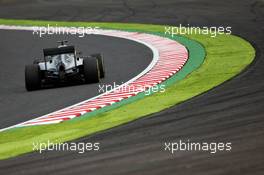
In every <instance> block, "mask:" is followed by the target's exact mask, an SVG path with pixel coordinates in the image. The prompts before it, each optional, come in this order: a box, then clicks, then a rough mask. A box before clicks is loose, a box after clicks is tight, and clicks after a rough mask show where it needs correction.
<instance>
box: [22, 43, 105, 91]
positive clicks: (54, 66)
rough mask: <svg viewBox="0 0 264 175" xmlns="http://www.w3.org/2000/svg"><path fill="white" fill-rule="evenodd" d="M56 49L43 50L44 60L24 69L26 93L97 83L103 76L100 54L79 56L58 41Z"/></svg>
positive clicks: (71, 47) (72, 48) (71, 48)
mask: <svg viewBox="0 0 264 175" xmlns="http://www.w3.org/2000/svg"><path fill="white" fill-rule="evenodd" d="M58 42H59V43H60V44H59V46H58V47H57V48H48V49H43V53H44V58H43V59H36V60H34V62H33V64H30V65H26V67H25V85H26V89H27V90H28V91H32V90H37V89H40V88H42V87H45V85H56V84H62V83H71V82H83V83H97V82H99V80H100V78H103V77H104V76H105V71H104V65H103V58H102V55H101V54H93V55H89V56H80V53H79V54H76V50H75V48H74V46H68V45H66V43H67V41H66V40H64V41H58Z"/></svg>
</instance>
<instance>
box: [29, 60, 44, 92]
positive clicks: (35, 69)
mask: <svg viewBox="0 0 264 175" xmlns="http://www.w3.org/2000/svg"><path fill="white" fill-rule="evenodd" d="M25 84H26V89H27V90H28V91H33V90H37V89H40V87H41V77H40V68H39V65H37V64H32V65H26V68H25Z"/></svg>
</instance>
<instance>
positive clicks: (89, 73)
mask: <svg viewBox="0 0 264 175" xmlns="http://www.w3.org/2000/svg"><path fill="white" fill-rule="evenodd" d="M83 74H84V79H85V83H98V82H99V80H100V71H99V65H98V61H97V59H84V60H83Z"/></svg>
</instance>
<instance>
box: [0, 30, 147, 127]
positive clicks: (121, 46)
mask: <svg viewBox="0 0 264 175" xmlns="http://www.w3.org/2000/svg"><path fill="white" fill-rule="evenodd" d="M0 38H1V42H2V43H4V44H1V46H0V53H1V64H0V82H2V83H1V85H0V101H1V103H0V116H1V117H0V127H1V128H4V127H8V126H11V125H15V124H18V123H21V122H24V121H27V120H29V119H33V118H36V117H39V116H41V115H45V114H48V113H50V112H53V111H55V110H59V109H62V108H64V107H67V106H70V105H73V104H76V103H78V102H80V101H83V100H86V99H88V98H91V97H94V96H95V95H98V94H99V89H100V88H99V84H89V85H78V86H77V85H76V86H66V87H58V88H52V89H44V90H38V91H32V92H27V91H26V89H25V78H24V69H25V65H26V64H32V63H33V60H34V58H42V57H43V52H42V49H43V48H49V47H56V46H57V43H56V42H57V41H58V40H63V39H67V40H68V41H69V44H73V45H75V46H76V49H77V51H82V55H84V56H85V55H89V54H93V53H102V55H103V56H104V61H105V69H106V77H105V78H104V79H102V81H101V82H100V84H101V85H103V84H105V85H113V83H114V82H115V83H116V84H119V85H120V84H122V83H123V82H126V81H128V80H130V79H131V78H133V77H135V76H136V75H137V74H139V73H140V72H141V71H143V70H144V69H145V68H146V67H147V66H148V65H149V63H150V62H151V58H152V51H151V50H150V49H149V48H147V47H146V46H144V45H142V44H139V43H136V42H134V41H130V40H126V39H121V38H115V37H109V36H102V35H87V36H86V37H84V38H81V37H78V35H77V36H70V35H68V36H67V35H64V36H63V35H46V36H44V37H41V38H40V37H39V36H38V35H33V34H32V32H29V31H7V30H0ZM14 50H15V52H14ZM127 50H130V51H131V53H130V52H127ZM100 93H101V92H100Z"/></svg>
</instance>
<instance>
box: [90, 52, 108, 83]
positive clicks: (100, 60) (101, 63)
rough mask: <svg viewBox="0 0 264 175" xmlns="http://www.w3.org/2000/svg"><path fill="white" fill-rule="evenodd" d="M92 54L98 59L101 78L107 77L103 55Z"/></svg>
mask: <svg viewBox="0 0 264 175" xmlns="http://www.w3.org/2000/svg"><path fill="white" fill-rule="evenodd" d="M91 56H93V57H95V58H96V59H97V61H98V66H99V70H100V78H104V77H105V68H104V59H103V56H102V55H101V54H100V53H97V54H92V55H91Z"/></svg>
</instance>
